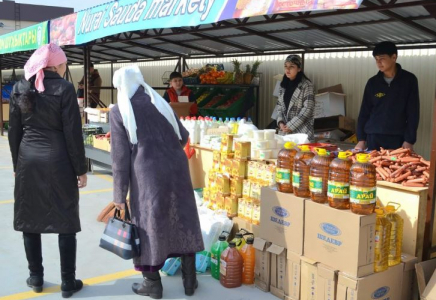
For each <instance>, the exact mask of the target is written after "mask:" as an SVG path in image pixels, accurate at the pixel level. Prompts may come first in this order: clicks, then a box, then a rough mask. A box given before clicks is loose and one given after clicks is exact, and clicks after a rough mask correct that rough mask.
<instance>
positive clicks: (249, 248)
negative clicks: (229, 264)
mask: <svg viewBox="0 0 436 300" xmlns="http://www.w3.org/2000/svg"><path fill="white" fill-rule="evenodd" d="M253 243H254V238H252V237H249V238H248V239H247V243H246V244H245V245H244V247H242V249H241V251H240V253H241V256H242V259H243V260H244V265H243V269H242V283H243V284H253V283H254V264H255V259H256V251H255V249H254V247H253Z"/></svg>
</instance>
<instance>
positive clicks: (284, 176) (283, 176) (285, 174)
mask: <svg viewBox="0 0 436 300" xmlns="http://www.w3.org/2000/svg"><path fill="white" fill-rule="evenodd" d="M276 182H278V183H283V184H290V183H291V170H289V169H282V168H277V170H276Z"/></svg>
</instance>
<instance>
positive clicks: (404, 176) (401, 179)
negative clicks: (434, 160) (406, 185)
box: [395, 171, 412, 182]
mask: <svg viewBox="0 0 436 300" xmlns="http://www.w3.org/2000/svg"><path fill="white" fill-rule="evenodd" d="M410 175H412V172H410V171H407V172H406V173H404V174H403V175H401V176H399V177H397V178H395V182H400V181H403V180H405V179H406V178H407V177H409V176H410Z"/></svg>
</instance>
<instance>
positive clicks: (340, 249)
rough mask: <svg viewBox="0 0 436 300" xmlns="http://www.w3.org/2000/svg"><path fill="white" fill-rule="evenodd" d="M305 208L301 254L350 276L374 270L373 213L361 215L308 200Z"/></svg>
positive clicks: (361, 275)
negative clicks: (302, 252) (302, 249)
mask: <svg viewBox="0 0 436 300" xmlns="http://www.w3.org/2000/svg"><path fill="white" fill-rule="evenodd" d="M305 212H306V213H305V227H304V256H305V257H308V258H310V259H312V260H314V261H317V262H320V263H322V264H325V265H328V266H330V267H332V268H333V269H335V270H339V271H341V272H343V273H347V274H348V275H350V276H353V277H363V276H366V275H370V274H372V273H374V265H373V263H374V234H375V214H372V215H368V216H361V215H357V214H353V213H352V212H351V211H349V210H339V209H334V208H331V207H329V206H328V205H323V204H318V203H315V202H313V201H310V200H307V201H306V204H305Z"/></svg>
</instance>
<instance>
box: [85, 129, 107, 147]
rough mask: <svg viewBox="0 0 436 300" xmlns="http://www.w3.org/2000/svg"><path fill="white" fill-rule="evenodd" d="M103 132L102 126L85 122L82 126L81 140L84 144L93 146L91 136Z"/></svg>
mask: <svg viewBox="0 0 436 300" xmlns="http://www.w3.org/2000/svg"><path fill="white" fill-rule="evenodd" d="M96 134H103V128H102V127H99V126H95V125H89V124H86V125H84V126H83V127H82V135H83V142H84V144H85V145H89V146H94V141H93V136H94V135H96Z"/></svg>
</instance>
